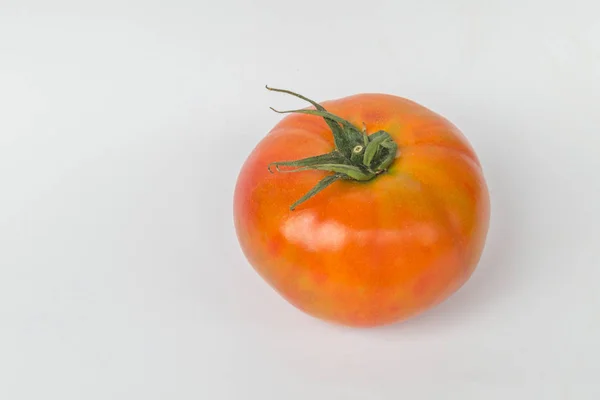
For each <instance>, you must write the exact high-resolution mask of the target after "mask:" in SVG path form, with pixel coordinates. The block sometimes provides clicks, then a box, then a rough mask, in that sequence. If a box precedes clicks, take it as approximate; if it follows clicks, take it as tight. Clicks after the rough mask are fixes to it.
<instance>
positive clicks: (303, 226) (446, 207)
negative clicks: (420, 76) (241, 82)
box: [234, 89, 490, 327]
mask: <svg viewBox="0 0 600 400" xmlns="http://www.w3.org/2000/svg"><path fill="white" fill-rule="evenodd" d="M270 90H273V91H278V92H284V93H288V94H292V95H294V96H297V97H300V98H301V99H303V100H306V101H308V102H310V103H311V104H312V106H310V107H309V108H305V109H301V110H293V111H289V112H286V113H290V114H289V115H286V116H285V117H284V118H283V119H282V120H281V121H280V122H279V123H278V124H277V125H276V126H275V127H274V128H273V129H272V130H271V131H270V132H269V133H268V134H267V135H266V136H265V137H264V138H263V139H262V140H261V141H260V143H259V144H258V145H257V146H256V147H255V149H254V150H253V151H252V153H251V154H250V155H249V157H248V158H247V160H246V161H245V163H244V165H243V166H242V169H241V171H240V174H239V177H238V181H237V184H236V188H235V193H234V222H235V228H236V232H237V236H238V239H239V242H240V245H241V248H242V250H243V253H244V254H245V256H246V257H247V259H248V260H249V262H250V264H251V265H252V266H253V267H254V269H255V270H256V271H257V272H258V274H259V275H260V276H262V278H264V280H266V281H267V282H268V283H269V284H270V285H271V286H272V287H273V288H274V289H275V290H276V291H277V292H278V293H279V294H280V295H281V296H282V297H283V298H285V299H286V300H287V301H288V302H289V303H291V304H292V305H294V306H295V307H297V308H298V309H300V310H302V311H304V312H305V313H307V314H309V315H312V316H314V317H317V318H320V319H323V320H326V321H330V322H334V323H338V324H343V325H348V326H355V327H370V326H378V325H384V324H390V323H394V322H398V321H403V320H406V319H408V318H410V317H413V316H415V315H417V314H419V313H421V312H423V311H425V310H427V309H429V308H431V307H433V306H434V305H436V304H439V303H440V302H442V301H444V300H445V299H447V298H448V297H449V296H450V295H451V294H453V293H454V292H455V291H456V290H458V289H459V288H460V287H461V286H462V285H463V284H464V283H465V282H466V281H467V280H468V279H469V277H470V276H471V274H472V273H473V271H474V269H475V268H476V265H477V264H478V262H479V259H480V256H481V253H482V251H483V247H484V244H485V240H486V235H487V231H488V223H489V214H490V201H489V193H488V189H487V186H486V183H485V179H484V176H483V174H482V168H481V164H480V161H479V159H478V158H477V156H476V154H475V152H474V150H473V148H472V147H471V145H470V144H469V143H468V141H467V139H466V138H465V136H463V134H462V133H461V132H460V131H459V130H458V129H457V128H456V127H455V126H454V125H453V124H452V123H450V122H449V121H448V120H446V119H445V118H443V117H442V116H440V115H438V114H437V113H435V112H433V111H431V110H429V109H428V108H426V107H424V106H422V105H419V104H417V103H415V102H413V101H411V100H408V99H405V98H401V97H397V96H392V95H386V94H357V95H353V96H350V97H345V98H341V99H338V100H331V101H326V102H323V103H321V104H318V103H316V102H313V101H312V100H309V99H307V98H305V97H303V96H300V95H297V94H295V93H292V92H289V91H285V90H281V89H270Z"/></svg>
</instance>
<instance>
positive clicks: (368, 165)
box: [267, 86, 398, 210]
mask: <svg viewBox="0 0 600 400" xmlns="http://www.w3.org/2000/svg"><path fill="white" fill-rule="evenodd" d="M267 89H268V90H271V91H274V92H280V93H286V94H291V95H292V96H296V97H298V98H300V99H302V100H305V101H307V102H309V103H310V104H312V105H313V106H314V107H315V110H311V109H301V110H289V111H277V110H275V109H274V108H271V109H272V110H273V111H275V112H277V113H281V114H285V113H298V114H308V115H315V116H319V117H321V118H323V119H324V120H325V122H326V123H327V125H328V126H329V128H330V129H331V132H332V134H333V139H334V144H335V149H334V150H333V151H331V152H330V153H327V154H321V155H317V156H313V157H307V158H304V159H301V160H294V161H276V162H272V163H271V164H269V166H268V169H269V172H271V173H273V171H272V170H271V167H273V166H274V167H275V170H276V171H277V172H281V173H284V172H300V171H307V170H321V171H328V172H333V173H334V174H333V175H328V176H326V177H325V178H323V179H322V180H321V181H320V182H319V183H317V185H315V187H313V188H312V189H311V190H310V191H309V192H308V193H306V194H305V195H304V196H302V197H301V198H300V199H298V200H297V201H296V202H295V203H294V204H292V205H291V206H290V209H291V210H294V209H295V208H296V207H297V206H298V205H300V204H302V203H304V202H305V201H306V200H308V199H310V198H311V197H313V196H315V195H316V194H317V193H319V192H320V191H322V190H323V189H325V188H326V187H328V186H329V185H331V184H332V183H334V182H335V181H337V180H339V179H346V180H355V181H369V180H372V179H375V178H376V177H377V176H379V175H381V174H382V173H384V172H385V171H387V169H388V168H389V167H390V166H391V165H392V163H393V162H394V160H395V159H396V152H397V149H398V145H397V144H396V142H394V139H393V138H392V136H391V135H390V134H389V133H387V132H385V131H378V132H375V133H373V134H371V135H367V132H366V127H365V128H364V129H363V130H362V131H360V130H359V129H358V128H356V127H355V126H354V125H352V123H351V122H349V121H347V120H345V119H343V118H340V117H338V116H337V115H335V114H331V113H330V112H328V111H327V110H326V109H325V108H324V107H323V106H322V105H320V104H319V103H317V102H315V101H313V100H311V99H309V98H307V97H304V96H302V95H299V94H297V93H294V92H291V91H289V90H285V89H274V88H270V87H268V86H267ZM280 167H290V168H287V169H284V170H282V169H280Z"/></svg>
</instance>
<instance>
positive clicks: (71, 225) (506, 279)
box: [0, 0, 600, 400]
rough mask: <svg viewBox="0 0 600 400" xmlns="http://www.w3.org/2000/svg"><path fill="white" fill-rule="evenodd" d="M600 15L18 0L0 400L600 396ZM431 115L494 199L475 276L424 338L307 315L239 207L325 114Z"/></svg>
mask: <svg viewBox="0 0 600 400" xmlns="http://www.w3.org/2000/svg"><path fill="white" fill-rule="evenodd" d="M595 4H597V2H596V1H595V0H590V1H550V0H539V1H516V0H515V1H510V0H509V1H506V0H504V1H482V0H453V1H442V0H439V1H432V0H428V1H414V0H410V1H408V0H407V1H399V0H390V1H324V0H321V1H313V0H306V1H295V2H285V1H282V0H262V1H260V0H255V1H242V0H237V1H235V0H210V1H209V0H196V1H183V0H180V1H177V0H174V1H168V2H167V1H164V2H157V1H142V0H136V1H116V0H112V1H96V2H83V1H64V0H56V1H37V2H35V1H26V0H14V1H12V0H0V398H1V399H6V400H20V399H31V400H34V399H35V400H38V399H61V400H70V399H77V400H80V399H85V400H95V399H99V400H106V399H127V400H130V399H144V400H153V399H177V400H179V399H206V400H213V399H214V400H220V399H242V400H243V399H265V400H270V399H274V400H275V399H276V400H284V399H285V400H296V399H297V400H306V399H319V400H320V399H326V400H330V399H336V400H337V399H343V400H345V399H361V400H362V399H365V400H379V399H394V400H395V399H411V400H412V399H486V400H494V399H507V398H518V399H578V400H582V399H598V398H600V382H599V380H598V372H600V361H599V360H598V359H599V357H600V347H599V344H598V342H599V340H600V294H599V287H600V284H599V282H600V256H599V255H598V254H599V252H598V251H599V249H598V248H599V247H600V233H599V228H598V226H599V222H600V179H599V178H598V174H599V173H600V161H599V159H600V150H599V146H600V113H599V110H600V12H599V10H598V7H597V6H596V5H595ZM265 84H270V85H273V86H275V87H285V88H290V89H293V90H295V91H298V92H301V93H303V94H305V95H307V96H309V97H313V98H315V99H317V100H325V99H332V98H338V97H343V96H347V95H351V94H354V93H359V92H386V93H392V94H396V95H400V96H405V97H409V98H411V99H413V100H415V101H417V102H419V103H422V104H424V105H425V106H427V107H430V108H432V109H434V110H435V111H437V112H439V113H441V114H443V115H444V116H446V117H447V118H449V119H450V120H452V121H453V122H454V123H455V124H457V125H458V126H459V127H460V128H461V129H462V130H463V131H464V133H465V134H466V135H467V137H468V138H469V140H470V141H471V143H472V144H473V146H474V147H475V149H476V151H477V152H478V154H479V157H480V158H481V161H482V163H483V166H484V171H485V175H486V177H487V180H488V184H489V186H490V190H491V194H492V212H493V216H492V221H491V228H490V234H489V238H488V242H487V246H486V249H485V253H484V256H483V258H482V261H481V263H480V266H479V268H478V269H477V271H476V273H475V274H474V275H473V277H472V279H471V280H470V281H469V282H468V283H467V284H466V285H465V286H464V287H463V288H462V289H461V290H460V291H459V292H458V293H457V294H455V295H454V296H453V297H451V298H450V299H449V300H448V301H446V302H445V303H443V304H442V305H441V306H439V307H437V308H435V309H434V310H432V311H430V312H428V313H426V314H424V315H422V316H421V317H418V318H415V319H413V320H411V321H409V322H407V323H404V324H401V325H396V326H389V327H385V328H380V329H371V330H354V329H347V328H342V327H337V326H332V325H329V324H325V323H322V322H320V321H317V320H315V319H313V318H311V317H308V316H306V315H304V314H302V313H300V312H299V311H297V310H296V309H294V308H292V307H291V306H290V305H288V304H287V303H286V302H285V301H283V300H282V299H281V298H280V297H279V296H278V295H276V294H275V292H274V291H273V290H271V289H270V288H269V287H268V286H267V285H266V284H265V283H264V282H263V281H262V280H261V279H260V278H259V277H258V276H257V275H256V273H255V272H254V271H253V270H252V268H251V267H250V266H249V264H248V263H247V262H246V260H245V259H244V257H243V255H242V253H241V251H240V249H239V246H238V244H237V240H236V237H235V233H234V230H233V220H232V193H233V188H234V184H235V180H236V177H237V173H238V171H239V168H240V167H241V164H242V163H243V161H244V159H245V157H246V156H247V155H248V153H249V152H250V151H251V150H252V148H253V146H254V145H255V144H256V143H257V142H258V140H260V138H261V137H262V136H263V135H265V134H266V133H267V131H268V130H269V129H270V128H271V127H272V126H273V125H274V124H275V123H276V122H277V121H278V120H279V116H278V115H274V114H273V113H272V112H270V111H269V109H268V106H276V107H279V108H287V107H299V106H304V104H303V103H301V102H299V101H297V100H295V99H292V98H288V97H286V96H284V95H280V94H276V93H269V92H267V91H266V90H265V89H264V85H265Z"/></svg>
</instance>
